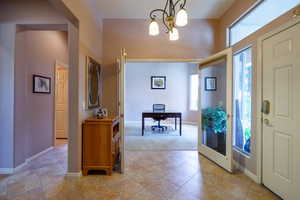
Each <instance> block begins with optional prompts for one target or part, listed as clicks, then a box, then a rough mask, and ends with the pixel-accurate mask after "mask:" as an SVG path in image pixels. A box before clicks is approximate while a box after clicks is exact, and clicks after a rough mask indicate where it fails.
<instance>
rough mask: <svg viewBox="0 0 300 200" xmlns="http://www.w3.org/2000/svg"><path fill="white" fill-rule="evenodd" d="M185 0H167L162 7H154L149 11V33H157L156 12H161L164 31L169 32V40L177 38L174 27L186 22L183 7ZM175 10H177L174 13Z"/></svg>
mask: <svg viewBox="0 0 300 200" xmlns="http://www.w3.org/2000/svg"><path fill="white" fill-rule="evenodd" d="M185 4H186V0H177V1H176V2H175V3H174V2H173V0H167V2H166V5H165V7H164V9H155V10H152V11H151V12H150V19H151V23H150V25H149V35H151V36H156V35H158V34H159V25H158V23H157V19H156V18H157V14H161V17H162V22H163V24H164V26H165V28H166V30H165V32H166V33H168V34H169V39H170V40H178V39H179V33H178V30H177V28H176V27H183V26H185V25H187V23H188V14H187V12H186V9H185ZM176 10H179V11H178V12H177V14H176Z"/></svg>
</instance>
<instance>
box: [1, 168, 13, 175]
mask: <svg viewBox="0 0 300 200" xmlns="http://www.w3.org/2000/svg"><path fill="white" fill-rule="evenodd" d="M13 173H14V168H0V174H13Z"/></svg>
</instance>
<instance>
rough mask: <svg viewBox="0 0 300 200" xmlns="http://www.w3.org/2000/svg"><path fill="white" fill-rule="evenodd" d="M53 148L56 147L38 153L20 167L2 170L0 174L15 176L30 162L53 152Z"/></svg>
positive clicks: (0, 169)
mask: <svg viewBox="0 0 300 200" xmlns="http://www.w3.org/2000/svg"><path fill="white" fill-rule="evenodd" d="M53 148H54V147H49V148H48V149H45V150H44V151H41V152H40V153H37V154H35V155H33V156H31V157H30V158H27V159H26V160H25V162H24V163H22V164H20V165H18V166H17V167H15V168H0V174H13V173H15V172H16V171H18V170H19V169H21V168H23V167H24V166H26V165H27V164H28V163H29V162H30V161H32V160H34V159H36V158H37V157H39V156H41V155H42V154H45V153H47V152H48V151H51V150H52V149H53Z"/></svg>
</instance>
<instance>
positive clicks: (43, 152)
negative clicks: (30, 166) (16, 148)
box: [25, 147, 54, 163]
mask: <svg viewBox="0 0 300 200" xmlns="http://www.w3.org/2000/svg"><path fill="white" fill-rule="evenodd" d="M53 148H54V147H49V148H48V149H45V150H44V151H41V152H39V153H37V154H35V155H33V156H31V157H30V158H27V159H26V161H25V163H28V162H30V161H32V160H34V159H36V158H37V157H40V156H41V155H43V154H45V153H47V152H48V151H51V150H52V149H53Z"/></svg>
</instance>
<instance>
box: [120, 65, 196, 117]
mask: <svg viewBox="0 0 300 200" xmlns="http://www.w3.org/2000/svg"><path fill="white" fill-rule="evenodd" d="M190 68H197V66H196V65H195V64H193V65H192V64H187V63H129V64H126V67H125V120H126V121H140V120H141V117H142V112H143V111H147V110H148V111H151V110H152V105H153V104H155V103H162V104H165V105H166V109H167V110H171V111H178V112H182V116H183V120H184V121H190V122H196V121H197V118H196V117H193V115H191V112H190V111H189V106H188V104H189V74H190V71H193V70H190ZM151 76H166V89H165V90H152V89H151Z"/></svg>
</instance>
